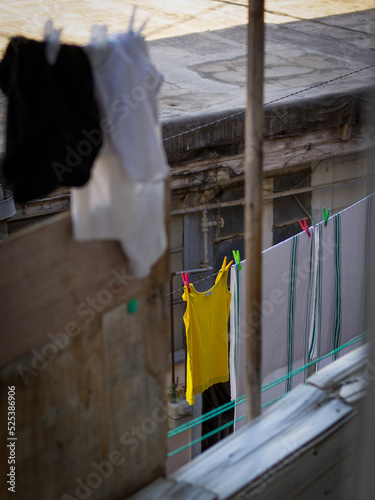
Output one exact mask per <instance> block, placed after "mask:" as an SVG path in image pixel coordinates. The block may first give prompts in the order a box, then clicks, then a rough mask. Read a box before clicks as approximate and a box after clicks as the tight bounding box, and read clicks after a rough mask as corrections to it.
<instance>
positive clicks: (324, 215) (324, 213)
mask: <svg viewBox="0 0 375 500" xmlns="http://www.w3.org/2000/svg"><path fill="white" fill-rule="evenodd" d="M330 211H331V210H328V212H326V209H325V207H323V220H324V227H326V226H327V222H328V217H329V213H330Z"/></svg>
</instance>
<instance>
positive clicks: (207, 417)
mask: <svg viewBox="0 0 375 500" xmlns="http://www.w3.org/2000/svg"><path fill="white" fill-rule="evenodd" d="M368 333H369V331H366V332H363V333H361V334H360V335H357V337H354V338H353V339H352V340H349V341H348V342H346V343H345V344H343V345H342V346H340V347H338V348H336V349H334V350H333V351H331V352H329V353H328V354H325V355H324V356H321V357H320V358H317V359H315V360H313V361H311V362H310V363H307V364H306V365H304V366H302V367H301V368H298V369H297V370H294V371H293V372H291V373H288V374H287V375H285V376H283V377H280V378H278V379H276V380H274V381H273V382H270V383H269V384H265V385H264V386H263V387H262V391H266V390H268V389H270V388H271V387H273V386H274V385H277V384H280V383H282V382H284V381H285V380H286V379H287V378H291V377H294V376H295V375H297V374H298V373H300V372H301V371H304V370H306V369H307V368H309V367H310V366H312V365H314V364H317V363H319V362H320V361H322V360H323V359H326V358H327V357H329V356H333V355H335V354H336V353H338V352H339V351H341V350H343V349H345V348H347V347H350V346H352V345H354V344H356V343H357V342H360V341H362V340H365V339H366V336H367V334H368ZM286 394H287V393H285V394H282V395H281V396H278V397H276V398H274V399H273V400H272V401H268V402H267V403H265V404H263V405H262V408H264V407H267V406H269V405H271V404H273V403H275V402H276V401H278V400H280V399H281V398H283V397H284V396H286ZM245 401H246V396H240V397H239V398H237V399H235V400H233V401H229V402H228V403H225V404H224V405H221V406H220V407H219V408H215V409H214V410H211V411H210V412H207V413H205V414H204V415H201V416H200V417H197V418H195V419H194V420H191V421H190V422H188V423H186V424H184V425H181V426H180V427H178V428H177V429H173V430H172V431H170V432H169V433H168V438H170V437H173V436H175V435H177V434H180V433H181V432H184V431H186V430H188V429H191V428H193V427H195V426H197V425H200V424H201V423H203V422H205V421H207V420H210V419H212V418H214V417H216V416H218V415H220V414H222V413H225V412H227V411H229V410H231V409H232V408H234V407H235V406H237V405H239V404H242V403H244V402H245ZM244 418H245V416H241V417H239V418H237V419H234V420H232V421H230V422H228V423H226V424H224V425H222V426H220V427H218V428H217V429H214V430H212V431H210V432H209V433H207V434H205V435H203V436H201V437H200V438H198V439H195V440H193V441H191V442H189V443H187V444H186V445H184V446H182V447H180V448H178V449H176V450H174V451H172V452H170V453H169V454H168V457H172V456H174V455H176V454H177V453H179V452H181V451H184V450H185V449H187V448H189V447H191V446H193V445H194V444H196V443H198V442H200V441H203V440H204V439H207V438H208V437H210V436H213V435H214V434H216V433H218V432H220V431H221V430H223V429H225V428H227V427H229V426H230V425H233V424H234V423H236V422H239V421H241V420H243V419H244Z"/></svg>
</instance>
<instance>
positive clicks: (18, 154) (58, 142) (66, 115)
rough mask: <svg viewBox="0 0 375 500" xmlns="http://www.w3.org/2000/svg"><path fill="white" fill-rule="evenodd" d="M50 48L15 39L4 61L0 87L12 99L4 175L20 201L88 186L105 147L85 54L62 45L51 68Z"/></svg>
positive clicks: (8, 185) (74, 47)
mask: <svg viewBox="0 0 375 500" xmlns="http://www.w3.org/2000/svg"><path fill="white" fill-rule="evenodd" d="M45 48H46V43H45V42H37V41H34V40H29V39H27V38H24V37H15V38H12V40H11V41H10V43H9V45H8V47H7V49H6V52H5V55H4V58H3V60H2V61H1V62H0V88H1V89H2V91H3V92H4V93H5V95H6V96H7V97H8V113H7V133H6V152H5V159H4V164H3V173H4V177H5V184H6V187H8V188H9V189H11V190H12V191H13V193H14V198H15V200H16V201H18V202H21V201H28V200H31V199H33V198H37V197H39V196H43V195H46V194H48V193H50V192H51V191H53V190H54V189H56V188H57V187H59V186H76V187H79V186H82V185H84V184H85V183H86V182H87V181H88V179H89V177H90V169H91V167H92V164H93V162H94V160H95V157H96V155H97V153H98V152H99V149H100V146H101V144H102V133H101V130H100V115H99V109H98V106H97V103H96V100H95V97H94V86H93V78H92V73H91V67H90V63H89V61H88V58H87V56H86V54H85V52H84V51H83V49H82V48H80V47H77V46H74V45H61V46H60V49H59V53H58V57H57V60H56V62H55V63H54V64H52V65H50V64H49V63H48V62H47V59H46V56H45Z"/></svg>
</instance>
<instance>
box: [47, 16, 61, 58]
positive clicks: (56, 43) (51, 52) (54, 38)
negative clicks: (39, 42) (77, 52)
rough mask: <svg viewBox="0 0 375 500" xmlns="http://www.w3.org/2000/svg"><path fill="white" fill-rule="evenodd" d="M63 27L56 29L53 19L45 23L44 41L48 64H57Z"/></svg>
mask: <svg viewBox="0 0 375 500" xmlns="http://www.w3.org/2000/svg"><path fill="white" fill-rule="evenodd" d="M61 32H62V29H60V30H56V29H55V28H54V27H53V22H52V21H51V19H48V21H46V24H45V25H44V41H45V42H46V48H45V54H46V59H47V61H48V64H50V65H51V66H52V65H53V64H55V62H56V60H57V56H58V54H59V50H60V36H61Z"/></svg>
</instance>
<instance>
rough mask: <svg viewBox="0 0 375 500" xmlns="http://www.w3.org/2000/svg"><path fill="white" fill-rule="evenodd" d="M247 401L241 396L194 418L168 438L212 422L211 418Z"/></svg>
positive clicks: (173, 431) (171, 433) (174, 430)
mask: <svg viewBox="0 0 375 500" xmlns="http://www.w3.org/2000/svg"><path fill="white" fill-rule="evenodd" d="M245 401H246V396H241V397H239V398H237V399H235V400H233V401H229V402H228V403H225V404H223V405H222V406H219V407H218V408H215V409H214V410H211V411H208V412H207V413H205V414H204V415H201V416H200V417H197V418H194V420H190V422H187V423H186V424H183V425H180V426H179V427H178V428H177V429H173V430H172V431H169V433H168V437H172V436H175V435H176V434H180V432H183V431H186V430H188V429H190V428H191V427H195V426H196V425H198V424H200V423H202V422H205V421H206V420H210V419H211V418H214V417H216V416H217V415H220V414H221V413H225V412H226V411H228V410H230V409H232V408H234V407H235V406H237V405H239V404H241V403H243V402H245Z"/></svg>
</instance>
